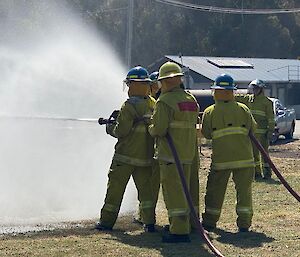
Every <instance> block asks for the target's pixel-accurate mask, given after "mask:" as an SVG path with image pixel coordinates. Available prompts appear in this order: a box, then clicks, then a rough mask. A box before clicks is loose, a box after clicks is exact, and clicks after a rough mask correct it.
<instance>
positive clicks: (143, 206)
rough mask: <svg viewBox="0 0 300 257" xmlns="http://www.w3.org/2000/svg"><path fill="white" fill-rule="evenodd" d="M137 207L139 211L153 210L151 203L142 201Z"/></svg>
mask: <svg viewBox="0 0 300 257" xmlns="http://www.w3.org/2000/svg"><path fill="white" fill-rule="evenodd" d="M139 206H140V208H141V209H147V208H154V203H153V202H152V201H142V202H140V205H139Z"/></svg>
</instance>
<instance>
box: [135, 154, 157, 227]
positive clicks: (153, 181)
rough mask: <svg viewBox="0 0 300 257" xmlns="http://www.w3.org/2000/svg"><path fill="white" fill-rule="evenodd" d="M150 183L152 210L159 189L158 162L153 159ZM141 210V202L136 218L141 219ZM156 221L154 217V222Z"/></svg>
mask: <svg viewBox="0 0 300 257" xmlns="http://www.w3.org/2000/svg"><path fill="white" fill-rule="evenodd" d="M150 180H151V185H152V197H153V199H152V201H153V205H154V210H155V208H156V204H157V200H158V195H159V189H160V173H159V162H158V160H153V165H152V176H151V179H150ZM141 213H142V210H141V204H139V212H138V220H139V221H142V215H141ZM155 223H156V219H155V222H154V224H155Z"/></svg>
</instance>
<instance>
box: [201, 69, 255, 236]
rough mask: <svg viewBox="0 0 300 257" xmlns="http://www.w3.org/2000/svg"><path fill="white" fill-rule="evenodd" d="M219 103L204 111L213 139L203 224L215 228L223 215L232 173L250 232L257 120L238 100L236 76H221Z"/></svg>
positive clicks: (206, 131)
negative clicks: (252, 133) (252, 134)
mask: <svg viewBox="0 0 300 257" xmlns="http://www.w3.org/2000/svg"><path fill="white" fill-rule="evenodd" d="M211 88H212V89H214V99H215V104H213V105H211V106H209V107H207V108H206V109H205V111H204V114H203V120H202V134H203V136H204V137H205V138H207V139H212V156H211V158H212V161H211V168H210V172H209V174H208V180H207V186H206V195H205V212H204V213H203V215H202V217H203V227H204V228H205V229H207V230H209V231H210V230H213V229H214V228H215V227H216V224H217V222H218V220H219V218H220V215H221V208H222V205H223V201H224V195H225V191H226V188H227V183H228V180H229V177H230V175H231V173H232V176H233V181H234V183H235V188H236V191H237V203H236V213H237V216H238V218H237V226H238V228H239V231H240V232H247V231H248V229H249V227H250V226H251V221H252V216H253V209H252V181H253V177H254V167H255V164H254V158H253V151H252V146H251V141H250V138H249V136H248V134H249V131H250V130H252V131H254V130H255V126H256V123H255V120H254V118H253V116H252V114H251V112H250V110H249V108H248V107H247V106H246V105H244V104H242V103H238V102H236V101H235V100H234V94H233V90H235V89H236V87H235V84H234V80H233V79H232V77H231V76H229V75H227V74H222V75H220V76H218V77H217V78H216V80H215V83H214V85H213V86H212V87H211Z"/></svg>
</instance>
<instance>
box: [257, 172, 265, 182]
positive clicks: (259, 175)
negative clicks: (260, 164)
mask: <svg viewBox="0 0 300 257" xmlns="http://www.w3.org/2000/svg"><path fill="white" fill-rule="evenodd" d="M262 178H263V177H262V175H261V173H258V172H255V180H256V181H257V180H261V179H262Z"/></svg>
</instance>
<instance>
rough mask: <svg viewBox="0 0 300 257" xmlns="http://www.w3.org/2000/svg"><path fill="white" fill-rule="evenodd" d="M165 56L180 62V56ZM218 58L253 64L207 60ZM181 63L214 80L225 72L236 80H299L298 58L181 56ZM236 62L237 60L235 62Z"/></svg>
mask: <svg viewBox="0 0 300 257" xmlns="http://www.w3.org/2000/svg"><path fill="white" fill-rule="evenodd" d="M166 58H168V59H170V60H173V61H174V62H177V63H178V64H181V58H180V57H179V56H174V55H166ZM216 59H218V60H220V61H221V62H222V61H224V62H226V61H227V62H228V63H230V62H232V61H233V60H236V61H242V62H245V63H248V64H250V65H253V68H245V67H241V68H221V67H217V66H216V65H214V64H212V63H210V62H208V60H216ZM182 61H183V65H184V66H186V67H189V68H190V69H191V70H193V71H195V72H197V73H199V74H201V75H202V76H204V77H206V78H208V79H210V80H212V81H213V80H215V78H216V77H217V76H218V75H220V74H222V73H227V74H229V75H231V76H232V77H233V79H234V80H235V81H236V82H245V83H248V82H250V81H252V80H254V79H256V78H258V79H261V80H264V81H265V82H269V83H271V82H272V83H276V82H279V83H284V82H289V81H293V82H300V60H293V59H268V58H267V59H266V58H236V57H208V56H182ZM237 63H238V62H237Z"/></svg>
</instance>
